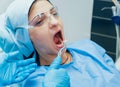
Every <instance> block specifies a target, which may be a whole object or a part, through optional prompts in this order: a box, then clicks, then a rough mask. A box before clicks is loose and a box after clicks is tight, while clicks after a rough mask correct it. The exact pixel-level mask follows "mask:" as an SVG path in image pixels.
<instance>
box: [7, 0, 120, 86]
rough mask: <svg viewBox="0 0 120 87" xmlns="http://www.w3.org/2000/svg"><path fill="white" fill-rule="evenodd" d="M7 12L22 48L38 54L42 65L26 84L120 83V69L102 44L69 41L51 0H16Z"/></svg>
mask: <svg viewBox="0 0 120 87" xmlns="http://www.w3.org/2000/svg"><path fill="white" fill-rule="evenodd" d="M68 4H69V3H68ZM5 15H6V20H5V22H6V27H8V29H7V30H8V31H9V32H10V33H11V34H12V36H13V37H14V41H15V44H16V45H17V47H18V49H19V52H20V53H22V55H24V56H25V58H28V56H30V55H32V56H34V57H35V59H36V63H37V65H38V66H37V70H36V71H35V72H33V73H32V74H31V75H30V76H29V77H28V78H27V79H26V80H24V82H23V87H28V86H29V87H78V86H79V87H119V85H120V82H119V81H120V73H119V72H118V71H117V69H116V67H115V65H114V63H113V61H112V58H110V57H109V56H108V55H107V54H106V51H105V50H104V49H103V48H102V47H101V46H99V45H98V44H96V43H95V42H93V41H91V40H81V41H77V42H74V43H72V44H69V45H67V46H66V45H65V43H64V42H65V38H64V32H63V31H64V30H63V24H62V21H61V19H60V17H59V15H58V12H57V9H56V7H55V6H54V5H53V4H52V3H51V2H50V1H48V0H15V1H14V2H13V3H12V4H11V5H10V6H9V7H8V9H7V11H6V13H5ZM71 21H72V20H71ZM63 47H66V49H65V50H64V53H63V54H62V56H59V55H58V52H59V50H60V49H61V48H63ZM54 59H55V60H54ZM53 61H54V62H53ZM52 62H53V63H52ZM51 63H52V64H51Z"/></svg>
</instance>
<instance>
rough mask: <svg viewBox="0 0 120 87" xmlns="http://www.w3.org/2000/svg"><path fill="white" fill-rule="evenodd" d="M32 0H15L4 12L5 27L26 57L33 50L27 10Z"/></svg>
mask: <svg viewBox="0 0 120 87" xmlns="http://www.w3.org/2000/svg"><path fill="white" fill-rule="evenodd" d="M33 1H34V0H15V1H13V2H12V3H11V4H10V6H8V8H7V10H6V12H5V27H6V29H7V31H8V32H9V34H10V35H11V36H12V39H13V40H14V42H15V44H16V45H17V47H18V49H19V51H20V52H21V53H22V54H23V55H24V56H26V57H28V56H30V54H31V53H33V51H34V47H33V45H32V42H31V40H30V37H29V33H28V29H29V26H28V12H29V8H30V6H31V4H32V3H33ZM34 53H35V52H34ZM34 55H35V54H34Z"/></svg>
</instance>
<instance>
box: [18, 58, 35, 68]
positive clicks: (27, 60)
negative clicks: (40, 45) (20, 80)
mask: <svg viewBox="0 0 120 87" xmlns="http://www.w3.org/2000/svg"><path fill="white" fill-rule="evenodd" d="M32 63H35V58H30V59H26V60H19V61H18V62H17V65H18V66H26V65H29V64H32Z"/></svg>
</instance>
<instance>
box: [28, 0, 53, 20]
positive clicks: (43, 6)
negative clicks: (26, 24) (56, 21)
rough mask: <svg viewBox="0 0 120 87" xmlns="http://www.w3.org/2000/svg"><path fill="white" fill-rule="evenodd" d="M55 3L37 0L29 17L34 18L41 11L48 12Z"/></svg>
mask: <svg viewBox="0 0 120 87" xmlns="http://www.w3.org/2000/svg"><path fill="white" fill-rule="evenodd" d="M52 7H53V5H52V4H51V3H50V2H48V1H47V0H37V1H36V2H35V3H34V4H33V5H32V7H31V9H30V14H29V18H33V17H34V16H35V15H37V14H39V13H43V12H46V11H48V10H50V9H51V8H52Z"/></svg>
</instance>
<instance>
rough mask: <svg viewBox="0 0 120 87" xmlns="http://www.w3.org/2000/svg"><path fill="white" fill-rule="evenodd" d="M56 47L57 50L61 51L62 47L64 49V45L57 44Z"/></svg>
mask: <svg viewBox="0 0 120 87" xmlns="http://www.w3.org/2000/svg"><path fill="white" fill-rule="evenodd" d="M56 47H57V48H58V49H61V48H63V47H64V44H59V45H56Z"/></svg>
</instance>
